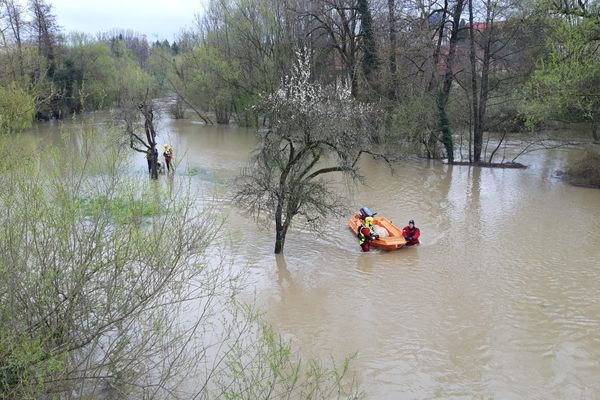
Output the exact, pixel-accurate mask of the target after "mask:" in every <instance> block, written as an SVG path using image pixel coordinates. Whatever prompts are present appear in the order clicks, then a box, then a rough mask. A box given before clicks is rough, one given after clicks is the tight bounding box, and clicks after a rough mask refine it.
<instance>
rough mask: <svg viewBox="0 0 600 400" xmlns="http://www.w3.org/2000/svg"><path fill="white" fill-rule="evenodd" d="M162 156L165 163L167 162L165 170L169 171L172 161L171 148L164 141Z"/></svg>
mask: <svg viewBox="0 0 600 400" xmlns="http://www.w3.org/2000/svg"><path fill="white" fill-rule="evenodd" d="M163 157H165V164H167V170H168V171H169V172H171V166H172V161H173V148H172V147H171V146H169V145H168V144H166V143H165V144H164V145H163Z"/></svg>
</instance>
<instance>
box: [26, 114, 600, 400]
mask: <svg viewBox="0 0 600 400" xmlns="http://www.w3.org/2000/svg"><path fill="white" fill-rule="evenodd" d="M59 126H60V124H55V125H40V126H38V127H37V131H38V132H40V131H44V132H52V131H56V130H58V127H59ZM161 131H162V132H166V134H165V135H164V136H163V138H161V141H168V142H170V143H171V144H172V145H173V147H174V149H175V152H176V159H177V160H178V174H177V175H176V178H175V179H177V176H179V175H184V174H185V175H188V176H191V179H192V182H194V184H195V185H197V186H198V188H199V189H200V192H201V193H202V196H204V197H205V199H204V200H205V201H207V202H210V204H212V206H213V207H217V208H218V209H220V210H223V211H224V212H225V213H226V214H227V215H228V226H227V228H226V232H225V233H224V235H223V236H224V245H225V246H226V249H227V252H228V253H229V254H230V255H231V257H233V258H234V259H235V261H236V263H237V264H238V265H240V266H241V267H243V268H247V269H248V271H249V280H250V282H251V284H252V285H251V289H249V290H248V293H246V295H245V296H246V298H247V299H248V301H255V302H256V303H257V305H258V306H259V307H260V308H261V309H262V310H263V311H264V312H265V315H266V318H267V320H268V321H269V322H270V323H271V324H273V325H274V326H275V327H276V328H277V330H278V331H279V332H281V333H282V334H284V336H285V337H287V338H289V339H291V340H292V341H293V342H294V344H295V346H296V348H297V349H298V350H299V352H300V354H301V355H302V357H303V358H308V357H312V356H318V357H321V358H327V357H329V356H330V355H331V356H333V357H334V358H335V359H337V360H341V359H342V358H343V357H344V356H345V355H348V354H352V353H356V354H357V355H356V358H355V360H354V362H353V364H352V365H353V367H354V370H355V372H356V375H357V378H358V379H359V381H360V383H361V385H362V388H363V390H364V392H365V393H366V397H367V398H369V399H434V398H435V399H471V398H478V399H479V398H485V399H488V398H492V399H598V398H600V190H594V189H585V188H578V187H573V186H570V185H568V184H566V183H564V182H562V181H560V180H559V179H558V178H556V177H555V175H554V172H555V171H556V170H558V169H561V168H563V167H564V165H565V162H566V161H568V159H569V158H571V157H574V156H576V154H575V152H574V151H571V150H554V151H546V152H538V153H532V154H528V155H526V156H525V157H523V158H522V159H520V161H521V162H523V163H525V164H527V165H529V168H528V169H526V170H510V169H478V168H469V167H464V166H462V167H452V166H447V165H444V164H442V163H440V162H428V161H424V160H413V161H407V162H403V163H400V164H398V165H396V167H395V171H394V172H393V174H392V173H391V172H390V171H389V170H388V169H387V168H385V167H384V166H383V165H381V164H380V163H378V162H374V161H371V160H365V161H364V162H363V163H362V171H363V174H364V175H365V177H366V181H367V183H368V186H361V187H358V188H354V189H352V193H351V196H350V200H349V207H350V208H351V209H353V210H357V209H358V208H359V207H360V206H362V205H366V206H369V207H370V208H371V209H373V210H375V211H378V212H379V213H380V214H381V215H384V216H386V217H388V218H389V219H391V220H392V221H393V222H394V223H396V224H398V225H400V226H404V225H405V224H406V222H407V221H408V220H409V219H414V220H415V221H416V223H417V226H418V227H419V228H420V229H421V232H422V240H423V243H422V244H421V245H420V246H419V247H415V248H405V249H401V250H399V251H396V252H390V253H385V252H379V251H374V252H371V253H369V254H362V253H361V252H360V249H359V247H358V243H357V240H356V238H355V237H354V236H353V235H352V234H351V233H350V231H349V230H348V228H347V225H346V219H345V218H340V219H338V218H334V219H329V220H328V221H327V222H326V223H325V225H324V226H321V227H320V228H321V229H320V233H315V230H314V229H313V227H310V226H305V225H302V224H298V225H296V226H295V227H294V229H292V231H291V232H290V233H289V235H288V239H287V243H286V249H285V256H284V257H275V256H274V255H273V239H274V233H273V228H272V226H271V225H270V224H267V223H259V224H257V223H256V222H255V221H253V220H252V219H251V218H250V217H249V216H247V215H245V213H244V212H240V211H239V210H237V209H236V207H235V205H232V204H231V203H230V202H229V201H228V200H227V199H228V198H229V193H230V191H231V182H232V179H233V178H234V177H235V175H236V174H237V173H238V171H239V169H240V168H241V167H242V166H244V165H245V163H246V161H247V159H248V157H249V154H250V153H251V151H252V149H253V148H254V146H255V145H256V143H257V140H256V138H255V136H254V134H253V133H252V132H251V131H248V130H244V129H239V128H231V127H205V126H203V125H200V124H198V123H195V122H194V121H189V120H186V121H176V122H175V121H167V122H164V123H163V124H162V126H161ZM50 136H52V133H50ZM144 164H145V160H144V159H143V156H142V155H140V156H139V157H138V158H137V159H136V161H135V166H134V168H135V169H136V171H140V172H141V171H143V169H144V168H145V165H144ZM161 179H164V178H161Z"/></svg>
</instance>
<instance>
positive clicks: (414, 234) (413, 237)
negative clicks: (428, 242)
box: [402, 219, 421, 246]
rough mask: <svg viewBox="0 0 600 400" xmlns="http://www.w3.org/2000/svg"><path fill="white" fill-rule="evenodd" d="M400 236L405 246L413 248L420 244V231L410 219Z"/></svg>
mask: <svg viewBox="0 0 600 400" xmlns="http://www.w3.org/2000/svg"><path fill="white" fill-rule="evenodd" d="M402 236H404V239H406V245H407V246H414V245H416V244H419V243H420V242H419V236H421V231H420V230H419V228H417V227H416V226H415V221H414V220H412V219H411V220H410V221H408V226H405V227H404V229H402Z"/></svg>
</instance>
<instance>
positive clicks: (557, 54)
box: [525, 17, 600, 127]
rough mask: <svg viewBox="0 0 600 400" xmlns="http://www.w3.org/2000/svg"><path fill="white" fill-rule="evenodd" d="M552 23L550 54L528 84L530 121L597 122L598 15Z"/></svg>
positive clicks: (532, 123) (599, 104) (599, 85)
mask: <svg viewBox="0 0 600 400" xmlns="http://www.w3.org/2000/svg"><path fill="white" fill-rule="evenodd" d="M550 26H551V28H552V31H551V34H550V36H549V38H548V42H547V47H548V50H549V54H548V56H547V57H546V58H544V59H542V60H540V62H539V63H538V65H537V68H536V70H535V72H534V73H533V74H532V76H531V78H530V80H529V82H528V83H527V85H526V87H525V92H526V94H527V96H528V100H529V104H528V108H527V115H528V124H529V126H530V127H535V126H538V125H540V124H543V123H544V121H546V120H554V121H564V122H578V121H589V122H592V123H593V124H596V123H597V122H598V121H599V120H600V113H599V111H598V110H599V109H600V96H598V94H597V92H598V89H599V88H600V57H598V55H597V51H596V50H597V42H596V39H595V38H597V35H598V33H600V24H599V23H598V20H597V19H595V18H586V19H582V20H581V21H579V22H578V23H576V24H572V23H570V22H569V21H568V20H567V19H564V18H560V17H556V18H553V19H552V20H551V25H550Z"/></svg>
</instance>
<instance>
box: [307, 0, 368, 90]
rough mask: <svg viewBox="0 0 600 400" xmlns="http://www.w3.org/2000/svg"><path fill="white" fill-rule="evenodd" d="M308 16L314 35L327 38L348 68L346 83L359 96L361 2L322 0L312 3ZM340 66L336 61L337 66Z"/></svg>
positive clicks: (345, 76)
mask: <svg viewBox="0 0 600 400" xmlns="http://www.w3.org/2000/svg"><path fill="white" fill-rule="evenodd" d="M305 15H306V16H307V17H309V18H310V20H311V21H312V22H313V24H314V28H313V29H312V32H310V34H311V35H313V34H314V35H316V36H317V37H319V36H321V35H325V36H326V37H327V38H328V40H327V42H326V43H327V46H329V47H330V48H331V49H333V50H334V52H335V54H337V56H338V57H339V60H340V61H341V64H342V65H343V68H344V75H343V76H342V79H343V82H342V83H343V84H345V83H346V80H348V81H349V82H350V90H351V92H352V95H353V96H355V97H356V96H357V95H358V72H359V71H358V63H359V60H360V58H359V53H360V27H361V26H360V13H359V12H358V3H357V0H318V1H316V2H311V4H310V5H309V8H308V9H307V10H306V11H305ZM335 64H336V63H335V62H334V65H335Z"/></svg>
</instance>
